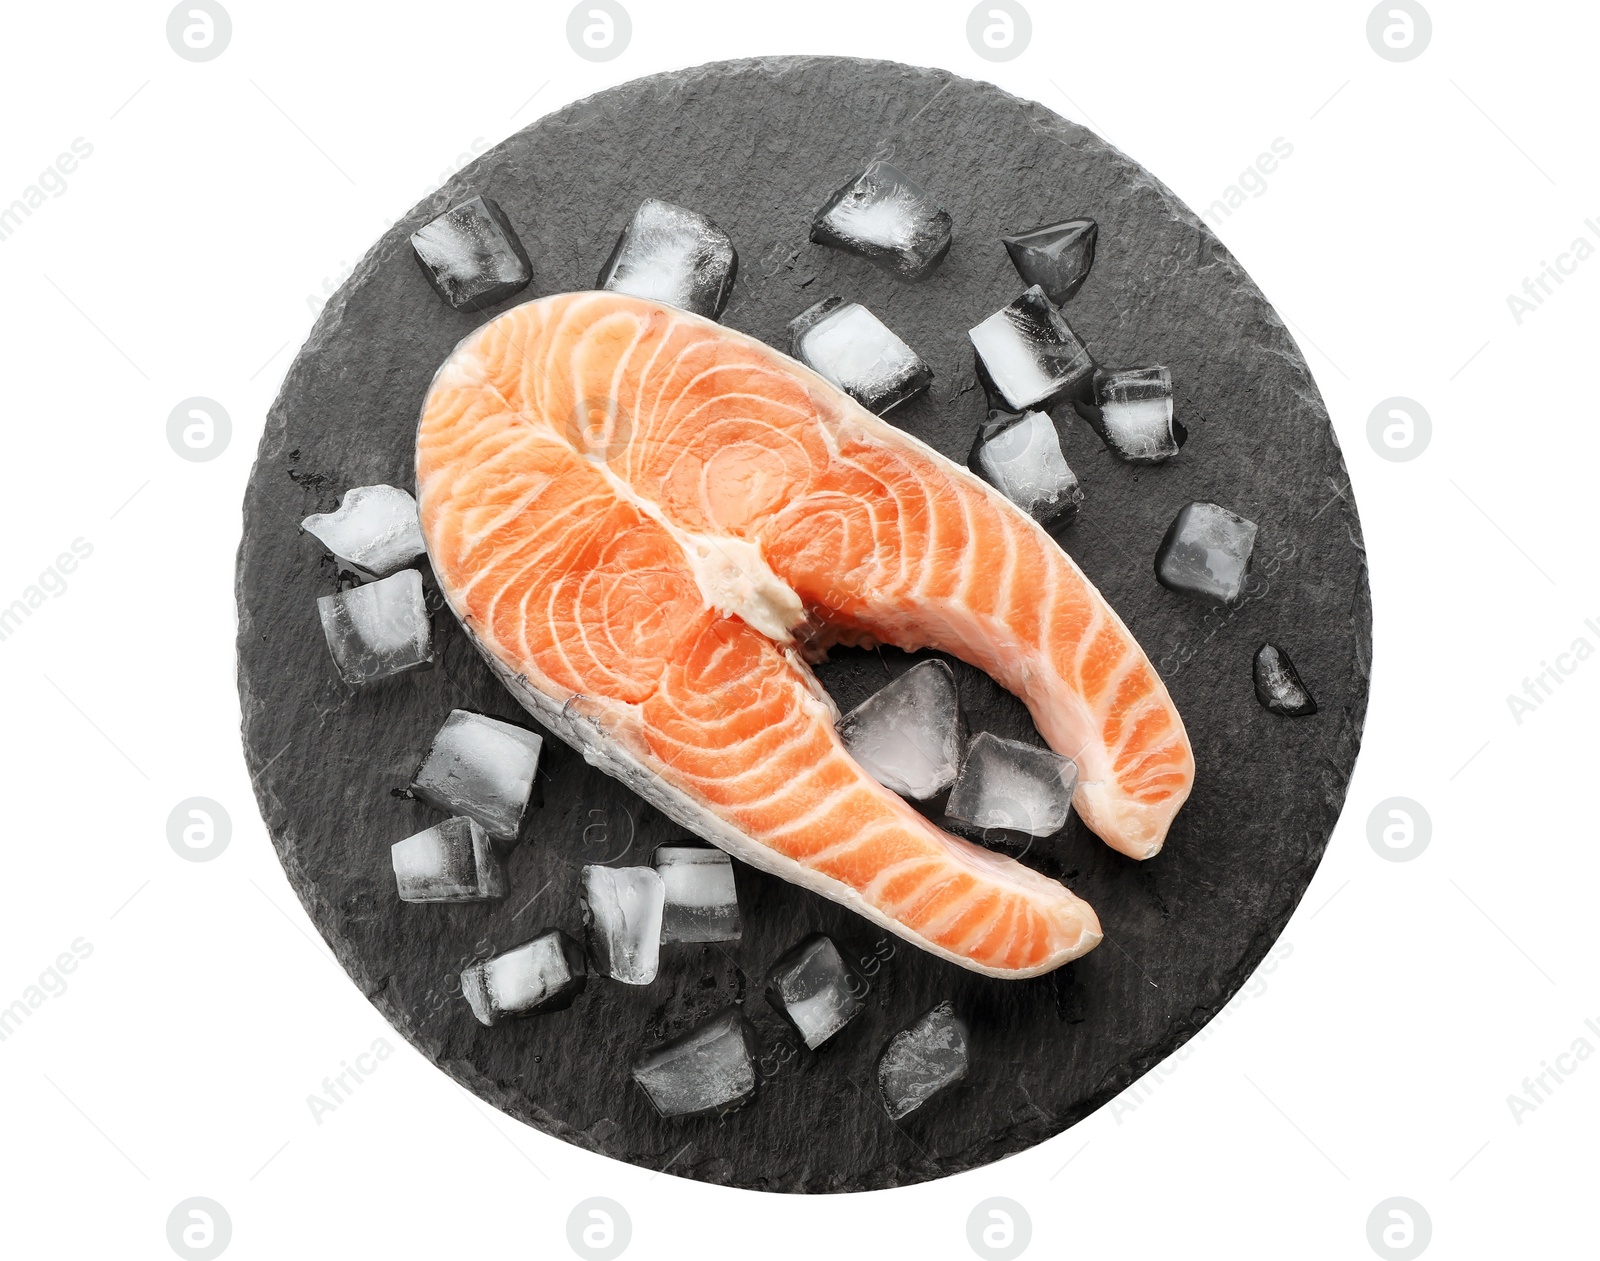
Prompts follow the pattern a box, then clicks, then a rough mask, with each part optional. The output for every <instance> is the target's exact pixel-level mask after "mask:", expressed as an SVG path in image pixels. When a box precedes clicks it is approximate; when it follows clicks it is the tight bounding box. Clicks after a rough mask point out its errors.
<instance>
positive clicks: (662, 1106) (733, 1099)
mask: <svg viewBox="0 0 1600 1261" xmlns="http://www.w3.org/2000/svg"><path fill="white" fill-rule="evenodd" d="M754 1040H755V1039H754V1033H753V1032H752V1031H751V1029H750V1027H749V1026H748V1025H747V1024H746V1023H745V1020H744V1016H743V1015H742V1014H741V1013H740V1011H739V1009H738V1008H737V1007H726V1008H724V1009H723V1010H722V1011H720V1012H718V1013H717V1014H716V1015H715V1016H712V1017H711V1018H710V1019H709V1020H706V1021H704V1022H702V1023H701V1024H699V1025H696V1026H695V1027H694V1028H693V1029H691V1030H689V1032H688V1033H685V1034H683V1035H682V1036H680V1037H677V1038H674V1039H672V1041H670V1042H667V1043H664V1044H663V1045H661V1046H658V1047H656V1048H655V1050H653V1051H650V1052H647V1053H646V1054H645V1055H644V1056H643V1057H641V1058H640V1059H639V1060H638V1061H636V1062H635V1064H634V1066H633V1080H634V1081H636V1082H638V1083H639V1085H641V1086H643V1087H644V1092H645V1094H647V1095H648V1096H649V1097H650V1102H651V1103H653V1104H654V1105H655V1108H656V1111H657V1112H659V1113H660V1114H661V1115H662V1116H664V1117H690V1116H711V1115H715V1114H718V1113H723V1112H732V1111H733V1110H734V1109H735V1108H738V1107H742V1106H743V1105H744V1104H745V1103H747V1102H749V1100H750V1099H751V1098H752V1097H753V1096H754V1095H755V1093H756V1066H755V1058H754V1056H753V1055H752V1053H751V1047H752V1046H753V1045H754Z"/></svg>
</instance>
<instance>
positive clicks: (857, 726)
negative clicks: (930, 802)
mask: <svg viewBox="0 0 1600 1261" xmlns="http://www.w3.org/2000/svg"><path fill="white" fill-rule="evenodd" d="M839 738H840V739H841V740H843V741H844V747H845V748H846V749H848V750H849V751H850V756H851V757H853V758H855V760H856V761H857V762H859V763H860V764H861V767H862V769H863V770H865V771H866V772H867V774H869V775H871V776H872V777H873V778H874V779H875V780H877V781H878V782H879V783H880V784H882V785H883V786H884V787H885V788H887V789H889V790H890V791H891V792H897V793H899V794H900V795H901V796H902V797H910V798H912V799H914V800H916V801H926V800H927V799H928V798H930V797H935V796H938V794H939V793H941V792H943V791H944V790H945V789H946V788H948V787H949V786H950V785H951V784H952V783H953V782H954V781H955V777H956V770H957V769H958V767H959V766H960V764H961V707H960V704H959V702H958V700H957V696H956V676H955V674H954V672H952V671H951V669H950V667H949V666H948V665H946V664H945V663H944V662H943V661H938V660H933V661H922V662H919V663H918V664H916V665H914V666H912V667H911V669H909V670H907V671H906V672H905V673H904V674H902V675H901V676H900V677H899V678H898V679H896V680H895V681H894V682H892V683H890V684H888V685H887V686H885V687H882V688H880V689H879V690H878V691H876V692H874V693H873V694H872V695H871V696H869V697H867V699H866V700H864V701H862V702H861V704H859V705H857V706H856V707H855V708H854V709H852V710H851V711H850V712H849V713H848V714H846V715H845V716H844V717H843V718H841V719H840V720H839Z"/></svg>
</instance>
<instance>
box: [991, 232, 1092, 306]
mask: <svg viewBox="0 0 1600 1261" xmlns="http://www.w3.org/2000/svg"><path fill="white" fill-rule="evenodd" d="M1099 236H1100V227H1099V225H1098V224H1096V223H1095V221H1094V220H1093V219H1068V220H1066V221H1065V222H1064V223H1049V224H1045V225H1044V226H1043V227H1038V228H1032V229H1030V230H1029V231H1027V232H1019V233H1017V235H1016V236H1003V237H1001V238H1000V239H1001V240H1002V241H1003V242H1004V243H1005V247H1006V253H1008V254H1010V255H1011V262H1012V264H1013V265H1014V266H1015V267H1016V269H1017V275H1019V276H1021V277H1022V280H1023V283H1024V284H1029V285H1038V286H1039V287H1040V288H1041V289H1043V290H1044V295H1045V297H1047V298H1049V299H1050V301H1052V302H1054V303H1055V304H1056V305H1057V306H1059V305H1061V303H1063V302H1065V301H1066V300H1067V299H1068V298H1070V297H1071V296H1072V295H1073V294H1075V293H1077V292H1078V289H1079V288H1080V287H1081V286H1082V285H1083V282H1084V281H1085V280H1087V279H1088V278H1089V269H1090V268H1091V267H1093V266H1094V247H1095V242H1096V241H1097V240H1098V239H1099Z"/></svg>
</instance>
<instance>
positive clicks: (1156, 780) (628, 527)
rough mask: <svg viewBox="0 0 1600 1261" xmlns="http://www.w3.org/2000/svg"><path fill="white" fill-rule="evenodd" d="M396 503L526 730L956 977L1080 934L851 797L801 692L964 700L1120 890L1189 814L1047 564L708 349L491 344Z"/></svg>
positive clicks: (803, 398)
mask: <svg viewBox="0 0 1600 1261" xmlns="http://www.w3.org/2000/svg"><path fill="white" fill-rule="evenodd" d="M417 489H418V494H417V499H418V503H419V507H420V513H421V519H422V531H423V536H424V538H425V540H426V542H427V546H428V553H429V556H430V559H431V561H432V564H433V568H434V573H435V575H436V576H437V578H438V581H439V584H440V587H441V589H442V590H443V592H444V594H445V597H446V599H447V600H448V602H449V604H450V607H451V609H452V610H453V611H454V612H455V614H456V616H457V617H458V618H459V619H460V621H461V624H462V625H463V626H464V627H465V628H466V630H467V632H468V634H469V635H470V637H471V638H472V640H473V642H474V643H475V644H476V646H477V647H478V649H479V650H480V651H481V652H482V653H483V655H484V656H485V657H486V658H487V660H488V662H489V664H490V666H491V667H492V668H493V669H494V671H495V672H496V674H497V675H498V676H499V677H500V678H501V680H502V681H503V682H504V683H505V684H506V686H507V687H508V688H509V689H510V690H511V692H512V693H513V694H514V695H515V696H516V698H517V699H518V701H519V702H520V703H521V704H522V705H523V706H524V707H525V708H526V709H527V710H528V711H529V712H530V713H531V714H533V715H534V717H536V718H538V719H539V720H540V721H541V722H542V723H543V724H544V725H545V726H546V727H548V728H549V729H550V730H551V731H552V732H554V733H555V734H556V735H557V736H559V737H560V738H561V739H563V740H565V741H566V742H567V743H568V744H570V745H572V746H573V747H574V748H576V749H578V750H579V751H581V752H582V754H583V756H584V758H585V760H587V761H588V762H589V763H591V764H592V765H594V766H597V767H599V768H600V769H601V770H603V771H605V772H607V773H608V774H610V775H613V776H615V777H616V778H617V779H619V780H621V781H622V782H623V783H625V784H627V785H628V786H629V787H630V788H632V789H633V790H634V791H635V792H637V793H638V794H639V795H640V796H642V797H643V798H645V800H647V801H649V802H650V803H651V804H652V805H654V806H656V807H657V808H658V809H659V810H661V811H662V812H663V813H664V814H666V815H667V816H668V817H669V818H672V819H674V820H675V821H677V822H678V823H680V824H682V825H683V826H684V827H687V828H689V829H690V830H691V831H693V832H695V833H697V834H698V835H700V836H702V837H704V838H705V839H707V840H709V841H711V842H712V843H714V844H716V845H718V846H720V847H721V848H723V849H724V850H726V851H728V852H729V853H731V854H732V855H734V856H735V857H737V858H739V859H741V860H742V861H744V862H747V863H749V864H751V865H752V866H754V867H758V868H761V869H763V870H765V871H770V872H773V873H775V874H777V875H779V876H782V877H784V878H785V879H787V880H790V881H793V882H794V883H796V884H799V885H802V886H803V887H805V888H808V889H812V890H814V891H816V892H818V893H820V894H823V895H824V896H826V897H829V898H832V899H833V900H835V901H837V902H840V903H843V904H844V905H846V906H848V907H850V908H852V909H853V910H855V911H857V912H859V913H860V914H861V915H863V916H865V917H866V918H868V919H869V920H872V921H874V922H876V923H878V924H880V925H882V926H883V927H884V928H885V929H888V930H889V931H891V932H894V933H896V934H898V935H899V936H901V937H903V938H905V939H907V940H908V941H911V942H913V943H914V944H916V945H918V946H920V947H922V948H923V949H925V950H928V951H930V952H932V953H933V954H936V955H939V956H940V957H942V958H945V959H949V960H951V961H952V962H955V963H957V964H960V965H961V966H963V967H966V968H969V969H971V970H973V971H976V972H981V973H984V974H986V975H989V976H996V977H1006V978H1020V977H1027V976H1034V975H1038V974H1040V973H1043V972H1048V971H1050V970H1051V969H1053V968H1056V967H1059V966H1060V965H1061V964H1063V963H1065V962H1067V961H1068V960H1071V959H1074V958H1076V957H1078V956H1079V955H1082V954H1083V953H1085V952H1086V951H1088V950H1091V949H1093V948H1094V946H1095V945H1097V944H1098V943H1099V941H1100V937H1101V933H1100V925H1099V921H1098V920H1097V919H1096V917H1095V914H1094V911H1093V910H1092V909H1090V907H1089V905H1088V904H1087V903H1086V902H1084V901H1083V900H1082V899H1081V898H1078V897H1077V896H1076V895H1074V894H1073V893H1071V892H1070V891H1069V890H1068V889H1066V888H1065V887H1064V886H1062V885H1061V884H1059V883H1057V882H1056V881H1053V880H1050V879H1048V878H1047V877H1045V876H1043V875H1041V874H1039V873H1038V872H1036V871H1034V870H1032V869H1031V868H1028V867H1026V866H1024V865H1022V864H1021V863H1018V862H1016V861H1014V860H1012V859H1010V858H1006V857H1004V856H1001V855H998V854H995V853H992V852H991V851H989V850H986V849H983V848H981V847H979V846H976V845H973V844H970V843H969V842H967V841H964V840H961V839H959V838H957V837H954V836H951V835H950V834H948V833H946V832H944V831H942V830H940V829H939V828H937V827H935V826H934V825H933V824H931V823H930V822H929V821H928V820H927V819H925V818H924V817H923V816H922V815H920V814H918V813H917V812H916V811H915V810H913V809H912V808H911V807H910V806H908V805H907V804H906V803H905V802H904V801H902V800H901V799H900V798H899V797H897V796H895V795H894V794H893V793H891V792H889V791H888V790H887V789H885V788H884V787H882V786H881V785H880V784H878V783H877V782H876V781H875V780H873V779H872V778H871V777H870V776H868V775H867V773H866V772H865V771H863V770H862V769H861V767H860V766H858V765H857V764H856V762H855V761H854V759H852V758H851V757H850V755H849V754H848V753H847V752H846V751H845V749H844V746H843V745H842V743H841V742H840V740H839V737H838V735H837V733H836V732H835V730H834V722H835V721H836V719H837V718H838V710H837V709H836V708H835V706H834V705H833V702H832V701H831V700H830V699H829V698H828V695H827V693H826V691H824V689H823V688H822V687H821V685H820V684H819V683H818V681H817V679H816V677H815V675H814V674H813V673H812V671H811V669H810V667H809V665H808V664H807V661H808V660H812V661H814V660H818V659H820V657H821V655H822V654H824V653H825V652H826V650H827V648H828V647H830V646H831V645H833V644H841V643H843V644H870V643H874V642H883V643H890V644H896V645H898V646H900V647H902V648H905V649H908V650H914V649H918V648H924V647H935V648H940V649H944V650H946V651H948V652H951V653H953V654H954V655H956V656H959V657H961V658H962V659H964V660H966V661H968V662H971V663H972V664H973V665H975V666H977V667H979V668H980V669H982V670H985V671H987V672H988V673H989V674H990V675H992V676H993V677H994V678H995V679H997V680H998V681H999V682H1000V683H1001V684H1003V685H1004V686H1005V687H1007V688H1009V689H1011V690H1012V691H1013V692H1015V693H1016V694H1017V695H1018V696H1019V697H1021V698H1022V699H1023V700H1024V701H1025V702H1026V703H1027V705H1028V708H1029V710H1030V711H1031V712H1032V714H1033V717H1034V721H1035V723H1036V724H1037V726H1038V728H1039V731H1040V732H1041V733H1042V734H1043V736H1044V737H1045V739H1046V740H1048V741H1049V743H1050V745H1051V746H1052V747H1053V748H1054V749H1056V751H1057V752H1060V753H1063V754H1066V755H1067V756H1069V757H1072V758H1074V759H1075V760H1076V761H1077V763H1078V766H1079V770H1080V776H1081V778H1080V782H1079V786H1078V788H1077V792H1076V796H1075V798H1074V805H1075V807H1076V808H1077V810H1078V812H1079V814H1080V815H1081V816H1082V818H1083V820H1084V821H1085V822H1086V823H1087V824H1088V825H1089V827H1091V828H1092V829H1093V830H1094V831H1095V832H1096V833H1098V834H1099V835H1100V836H1101V837H1102V838H1104V839H1105V840H1106V841H1107V842H1108V843H1109V844H1111V845H1113V846H1114V847H1116V848H1117V849H1119V850H1121V851H1122V852H1123V853H1126V854H1130V855H1132V856H1134V857H1136V858H1147V857H1149V856H1151V855H1152V854H1154V853H1155V852H1156V851H1157V850H1158V849H1159V848H1160V847H1161V843H1162V840H1163V838H1164V837H1165V835H1166V831H1167V826H1168V824H1169V823H1170V822H1171V820H1172V817H1173V815H1174V814H1175V813H1176V812H1177V810H1178V807H1179V806H1180V805H1181V804H1182V803H1183V801H1184V798H1185V797H1186V796H1187V795H1188V792H1189V788H1190V785H1191V783H1192V780H1193V775H1194V760H1193V756H1192V754H1191V752H1190V748H1189V743H1188V738H1187V736H1186V735H1185V733H1184V729H1183V723H1182V720H1181V719H1180V718H1179V716H1178V713H1177V711H1176V710H1175V709H1174V708H1173V705H1172V702H1171V700H1170V699H1169V698H1168V696H1167V692H1166V689H1165V687H1164V686H1163V685H1162V683H1161V680H1160V679H1159V678H1158V677H1157V675H1156V673H1155V671H1154V670H1153V669H1152V668H1151V666H1150V663H1149V661H1148V659H1147V658H1146V657H1145V655H1144V653H1143V652H1142V651H1141V650H1140V648H1139V646H1138V644H1137V643H1135V642H1134V639H1133V637H1132V636H1131V635H1130V634H1129V632H1128V630H1127V628H1126V627H1125V626H1123V624H1122V622H1121V621H1120V620H1119V619H1118V618H1117V616H1116V614H1115V613H1114V612H1113V611H1112V610H1111V608H1110V607H1109V606H1108V605H1107V604H1106V603H1105V601H1104V599H1102V598H1101V596H1100V594H1099V593H1098V592H1097V591H1096V590H1095V589H1094V587H1093V586H1092V585H1091V584H1090V583H1089V581H1088V580H1087V579H1086V578H1085V577H1084V576H1083V574H1082V573H1081V572H1080V571H1079V570H1078V568H1077V566H1076V565H1074V564H1073V562H1072V561H1071V560H1070V559H1069V558H1068V557H1067V555H1066V554H1065V553H1064V552H1063V551H1062V550H1061V549H1060V547H1058V546H1057V545H1056V544H1055V542H1054V541H1053V540H1052V539H1051V538H1050V537H1049V535H1047V534H1046V533H1045V532H1044V531H1043V530H1042V529H1041V528H1040V527H1039V526H1038V525H1037V524H1036V523H1035V522H1034V521H1033V520H1032V519H1030V518H1029V517H1028V516H1027V515H1026V514H1025V513H1023V512H1021V511H1020V510H1018V509H1017V508H1016V507H1014V506H1013V505H1012V504H1011V503H1010V502H1009V501H1007V500H1006V499H1004V498H1003V497H1001V496H1000V495H999V494H998V493H997V492H996V491H994V490H993V489H992V488H990V487H989V486H987V485H986V484H985V483H983V482H982V481H980V480H979V479H978V478H976V477H974V476H972V475H971V474H970V473H969V472H968V471H967V470H965V469H963V468H961V467H959V466H958V465H956V464H954V463H953V462H951V461H950V460H947V459H945V458H944V457H943V456H941V455H939V454H938V453H937V452H935V451H933V450H932V449H931V448H929V447H928V446H926V445H925V444H923V443H921V442H919V441H917V440H916V439H915V438H912V437H910V436H909V435H907V434H905V433H903V432H901V431H900V430H898V429H895V428H893V427H891V426H890V425H888V424H886V423H884V422H883V421H881V420H880V419H878V418H877V417H876V416H874V415H872V414H871V413H870V412H868V411H866V410H865V409H864V408H862V407H861V406H860V405H859V404H857V403H856V402H855V401H854V400H852V399H851V398H849V397H848V396H847V395H846V394H844V393H843V392H842V391H840V390H838V389H837V388H835V387H834V386H833V385H831V384H829V383H828V382H827V381H824V380H823V379H822V378H821V377H819V376H817V375H816V374H815V373H813V372H811V371H810V370H809V369H807V368H805V367H803V366H801V365H800V364H798V363H796V362H794V361H793V360H791V359H789V358H788V357H786V356H784V355H782V354H779V353H778V352H776V351H774V350H772V349H771V348H770V347H768V346H766V345H764V344H763V343H761V342H758V341H756V340H754V339H753V338H750V337H746V336H744V335H743V334H740V333H737V332H733V331H731V330H729V329H726V328H723V327H722V326H720V325H718V324H715V323H712V322H711V321H709V320H705V319H702V318H700V317H698V316H695V315H690V314H688V313H685V312H682V311H678V310H675V309H673V308H670V307H665V306H661V305H659V304H657V303H654V302H650V301H646V300H643V299H639V298H633V297H629V296H626V295H622V294H614V293H572V294H559V295H556V296H553V297H548V298H541V299H539V300H537V301H534V302H529V303H526V304H524V305H522V306H518V307H516V308H514V309H512V310H510V311H507V312H505V313H504V314H502V315H500V316H498V317H497V318H495V319H494V320H492V321H490V322H489V323H488V324H486V325H484V326H483V327H482V328H480V329H478V330H477V331H476V332H474V333H472V334H471V335H470V336H468V337H467V338H466V339H465V340H464V341H462V342H461V344H460V345H459V346H457V347H456V349H455V350H454V351H453V352H452V353H451V355H450V356H449V358H448V359H446V361H445V363H444V364H443V366H442V367H441V368H440V369H439V371H438V373H437V374H436V376H435V378H434V381H433V384H432V386H431V387H430V389H429V392H428V395H427V399H426V401H425V402H424V405H423V410H422V419H421V424H420V426H419V429H418V436H417Z"/></svg>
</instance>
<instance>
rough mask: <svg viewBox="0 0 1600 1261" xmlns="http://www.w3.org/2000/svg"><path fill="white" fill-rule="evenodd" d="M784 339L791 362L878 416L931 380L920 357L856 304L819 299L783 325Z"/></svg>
mask: <svg viewBox="0 0 1600 1261" xmlns="http://www.w3.org/2000/svg"><path fill="white" fill-rule="evenodd" d="M789 341H790V347H791V349H792V351H793V353H794V357H795V358H796V359H798V360H800V362H801V363H803V364H805V365H806V367H808V368H810V369H812V370H813V371H814V372H816V373H818V374H819V375H821V376H824V377H826V378H827V379H828V380H830V381H832V382H833V383H834V384H835V385H837V386H838V387H839V388H840V389H841V390H843V391H844V392H845V393H846V394H848V395H850V397H851V398H853V399H855V400H856V402H858V403H860V404H861V406H863V407H865V408H866V409H867V410H868V411H869V412H876V413H877V414H878V415H880V416H881V415H883V414H884V413H885V412H886V411H888V410H889V409H890V408H893V407H898V406H899V405H900V404H901V403H903V402H905V401H906V400H907V399H908V398H911V397H913V396H914V395H917V394H920V393H921V392H922V391H923V390H925V389H927V388H928V386H929V385H930V384H931V383H932V381H933V369H932V368H930V367H929V366H928V365H927V364H926V363H925V362H923V359H922V356H920V355H919V354H917V352H916V351H914V350H912V349H911V347H910V346H907V345H906V344H905V342H903V341H901V340H900V339H899V338H898V337H897V336H895V334H894V332H893V331H892V330H890V328H889V327H888V325H886V324H884V322H883V321H882V320H880V319H879V318H878V317H877V316H876V315H874V314H873V313H872V312H871V311H869V310H867V308H866V307H864V306H862V305H861V304H860V303H858V302H850V303H846V302H845V301H844V299H843V298H824V299H823V300H822V301H821V302H819V303H817V304H816V305H815V306H813V307H810V308H808V309H807V310H805V311H802V312H801V313H800V314H799V315H797V316H795V318H794V319H792V320H791V321H789Z"/></svg>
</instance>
